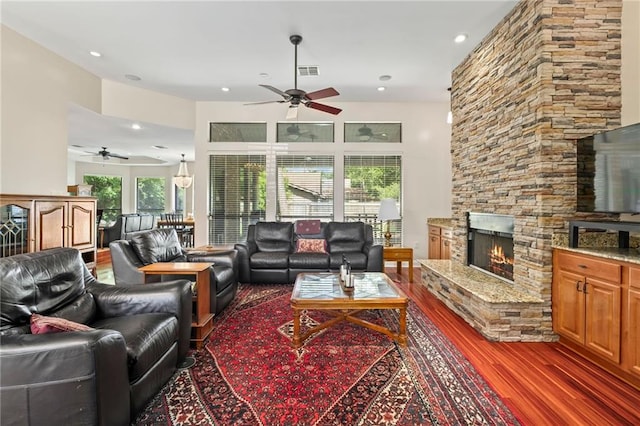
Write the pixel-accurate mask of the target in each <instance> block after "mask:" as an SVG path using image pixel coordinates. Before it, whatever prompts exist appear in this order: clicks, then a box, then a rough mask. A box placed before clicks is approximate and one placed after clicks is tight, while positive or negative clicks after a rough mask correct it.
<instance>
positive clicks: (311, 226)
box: [295, 219, 322, 235]
mask: <svg viewBox="0 0 640 426" xmlns="http://www.w3.org/2000/svg"><path fill="white" fill-rule="evenodd" d="M321 226H322V225H321V223H320V220H319V219H306V220H297V221H296V225H295V230H296V234H298V235H314V234H319V233H320V229H321Z"/></svg>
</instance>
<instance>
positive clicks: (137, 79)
mask: <svg viewBox="0 0 640 426" xmlns="http://www.w3.org/2000/svg"><path fill="white" fill-rule="evenodd" d="M124 78H126V79H128V80H133V81H140V80H142V79H141V78H140V77H138V76H137V75H134V74H125V75H124Z"/></svg>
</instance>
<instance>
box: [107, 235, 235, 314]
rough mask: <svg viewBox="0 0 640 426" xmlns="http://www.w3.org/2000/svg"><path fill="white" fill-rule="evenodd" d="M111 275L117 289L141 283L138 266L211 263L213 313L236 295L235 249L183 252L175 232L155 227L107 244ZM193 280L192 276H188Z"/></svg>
mask: <svg viewBox="0 0 640 426" xmlns="http://www.w3.org/2000/svg"><path fill="white" fill-rule="evenodd" d="M109 249H110V251H111V264H112V265H113V276H114V279H115V282H116V285H117V286H131V285H136V284H142V283H144V274H143V273H142V272H140V271H139V270H138V268H140V267H141V266H144V265H148V264H151V263H156V262H212V263H213V266H212V267H211V270H210V284H211V291H210V292H209V294H210V297H211V299H210V309H211V312H213V313H214V314H218V313H220V312H222V310H223V309H224V308H225V307H226V306H227V305H228V304H229V303H231V301H232V300H233V298H234V297H235V295H236V293H237V292H238V276H237V271H238V261H237V252H236V250H234V249H229V250H220V251H216V252H214V253H201V252H194V253H188V252H186V251H184V250H183V248H182V247H181V245H180V240H179V238H178V234H177V233H176V230H175V229H173V228H158V229H153V230H151V231H144V232H135V233H132V234H130V235H129V239H128V240H116V241H113V242H112V243H111V244H109ZM176 278H182V277H180V276H177V275H162V276H160V275H153V276H151V277H150V278H149V279H148V280H158V281H159V280H167V279H169V280H171V279H176ZM187 278H188V279H193V276H190V277H187Z"/></svg>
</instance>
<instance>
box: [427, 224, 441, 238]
mask: <svg viewBox="0 0 640 426" xmlns="http://www.w3.org/2000/svg"><path fill="white" fill-rule="evenodd" d="M429 235H435V236H437V237H439V236H440V227H439V226H429Z"/></svg>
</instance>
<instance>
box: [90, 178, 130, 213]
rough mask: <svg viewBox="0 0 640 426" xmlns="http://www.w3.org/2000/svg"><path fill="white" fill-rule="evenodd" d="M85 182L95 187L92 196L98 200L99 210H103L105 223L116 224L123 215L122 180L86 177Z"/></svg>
mask: <svg viewBox="0 0 640 426" xmlns="http://www.w3.org/2000/svg"><path fill="white" fill-rule="evenodd" d="M83 181H84V183H86V184H88V185H93V188H92V191H91V194H92V195H93V196H94V197H96V198H97V199H98V206H97V208H98V209H100V210H103V212H102V220H103V221H104V222H105V223H112V222H114V221H115V220H116V219H117V218H118V216H119V215H120V214H122V178H121V177H120V176H95V175H85V176H84V177H83Z"/></svg>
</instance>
